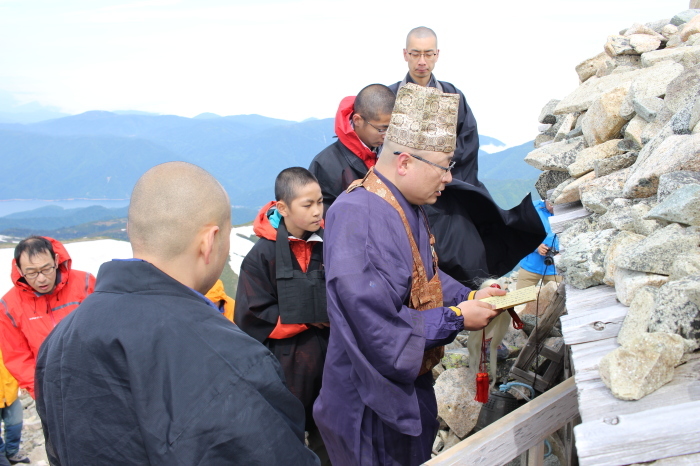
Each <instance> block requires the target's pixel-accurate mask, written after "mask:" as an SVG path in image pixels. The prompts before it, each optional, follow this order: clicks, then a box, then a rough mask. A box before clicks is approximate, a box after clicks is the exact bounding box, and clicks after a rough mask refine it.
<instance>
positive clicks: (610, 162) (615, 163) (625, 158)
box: [593, 152, 638, 213]
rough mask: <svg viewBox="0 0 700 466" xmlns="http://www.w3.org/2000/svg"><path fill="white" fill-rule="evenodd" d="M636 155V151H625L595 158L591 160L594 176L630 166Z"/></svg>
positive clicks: (601, 175) (597, 176)
mask: <svg viewBox="0 0 700 466" xmlns="http://www.w3.org/2000/svg"><path fill="white" fill-rule="evenodd" d="M637 155H638V153H637V152H625V153H624V154H619V155H615V156H613V157H610V158H608V159H602V160H596V161H595V162H593V171H595V177H596V178H600V177H603V176H606V175H609V174H611V173H613V172H616V171H618V170H622V169H623V168H627V167H630V166H632V165H633V164H634V162H636V161H637ZM620 193H622V191H620ZM601 213H602V212H601Z"/></svg>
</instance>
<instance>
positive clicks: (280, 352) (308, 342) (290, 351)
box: [233, 238, 330, 430]
mask: <svg viewBox="0 0 700 466" xmlns="http://www.w3.org/2000/svg"><path fill="white" fill-rule="evenodd" d="M276 245H277V243H276V241H271V240H269V239H267V238H260V239H259V240H258V242H257V243H255V246H253V248H252V249H251V250H250V252H248V254H247V255H246V257H245V259H243V263H242V264H241V272H240V277H239V279H238V289H237V291H236V312H235V313H234V317H233V318H234V321H235V322H236V324H237V325H238V326H240V327H241V329H243V331H245V332H246V333H248V334H249V335H250V336H252V337H253V338H255V339H256V340H258V341H260V342H261V343H263V344H264V345H265V346H267V347H268V348H269V349H270V351H272V354H274V355H275V357H276V358H277V359H278V360H279V362H280V364H281V365H282V370H283V371H284V376H285V381H286V383H287V386H288V387H289V390H291V392H292V393H293V394H294V395H295V396H296V397H297V398H299V400H301V402H302V404H303V405H304V410H305V413H306V430H311V429H312V428H313V426H314V420H313V415H312V410H313V404H314V401H315V400H316V397H317V396H318V393H319V391H320V390H321V380H322V375H323V363H324V361H325V359H326V351H327V348H328V337H329V335H330V329H329V328H327V327H326V328H323V329H319V328H317V327H314V326H312V325H309V328H308V329H307V330H304V331H302V332H301V333H297V334H296V335H293V336H291V337H288V338H282V339H275V338H268V336H269V335H270V333H272V331H273V330H274V329H275V326H276V325H277V322H278V319H279V318H280V306H279V299H278V293H277V260H276V250H275V249H276ZM287 247H288V246H287ZM322 252H323V243H321V242H319V243H316V244H314V246H313V254H312V256H311V262H310V264H309V267H308V269H307V272H311V271H314V270H319V268H321V267H322V264H323V259H322ZM316 255H318V256H320V260H318V259H315V257H316ZM291 256H292V266H293V268H294V269H295V270H297V271H301V267H300V266H299V263H298V262H297V260H296V258H295V257H294V254H292V255H291ZM324 292H325V289H324Z"/></svg>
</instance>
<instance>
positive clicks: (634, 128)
mask: <svg viewBox="0 0 700 466" xmlns="http://www.w3.org/2000/svg"><path fill="white" fill-rule="evenodd" d="M648 124H649V123H648V122H647V121H646V120H645V119H644V118H642V117H640V116H639V115H637V116H635V117H634V118H632V121H630V122H629V123H627V126H626V127H625V133H624V135H625V141H626V142H627V141H629V143H630V145H631V148H632V149H634V150H639V149H641V148H642V146H643V145H644V143H643V142H642V133H643V132H644V128H646V126H647V125H648Z"/></svg>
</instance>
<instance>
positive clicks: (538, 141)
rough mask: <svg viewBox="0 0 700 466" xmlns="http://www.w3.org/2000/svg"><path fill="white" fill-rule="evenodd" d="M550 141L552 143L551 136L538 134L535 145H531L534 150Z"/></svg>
mask: <svg viewBox="0 0 700 466" xmlns="http://www.w3.org/2000/svg"><path fill="white" fill-rule="evenodd" d="M552 141H554V136H552V135H551V134H546V133H540V134H538V135H537V136H536V137H535V143H534V144H533V145H534V146H535V149H539V148H540V147H542V146H545V145H547V144H549V143H551V142H552Z"/></svg>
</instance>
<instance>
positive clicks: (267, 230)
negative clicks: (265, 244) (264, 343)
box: [253, 201, 323, 339]
mask: <svg viewBox="0 0 700 466" xmlns="http://www.w3.org/2000/svg"><path fill="white" fill-rule="evenodd" d="M276 205H277V202H276V201H270V202H269V203H268V204H267V205H264V206H263V208H262V209H260V211H259V212H258V216H257V217H255V221H254V222H253V232H254V233H255V234H256V236H258V237H259V238H265V239H268V240H270V241H277V229H276V228H275V227H273V226H272V225H271V224H270V220H269V219H268V218H267V212H268V211H269V210H270V209H271V208H272V207H274V206H276ZM321 227H323V220H322V221H321ZM313 247H314V242H313V241H304V240H302V239H298V238H291V237H290V238H289V249H291V251H292V254H294V257H295V258H296V260H297V262H298V263H299V267H300V268H301V271H302V272H304V273H306V269H307V268H308V267H309V262H311V252H312V250H313ZM308 328H309V326H308V325H306V324H283V323H282V322H281V320H280V319H279V318H277V326H276V327H275V329H274V330H273V331H272V333H270V335H269V337H268V338H275V339H282V338H289V337H293V336H294V335H296V334H298V333H301V332H303V331H304V330H307V329H308Z"/></svg>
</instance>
